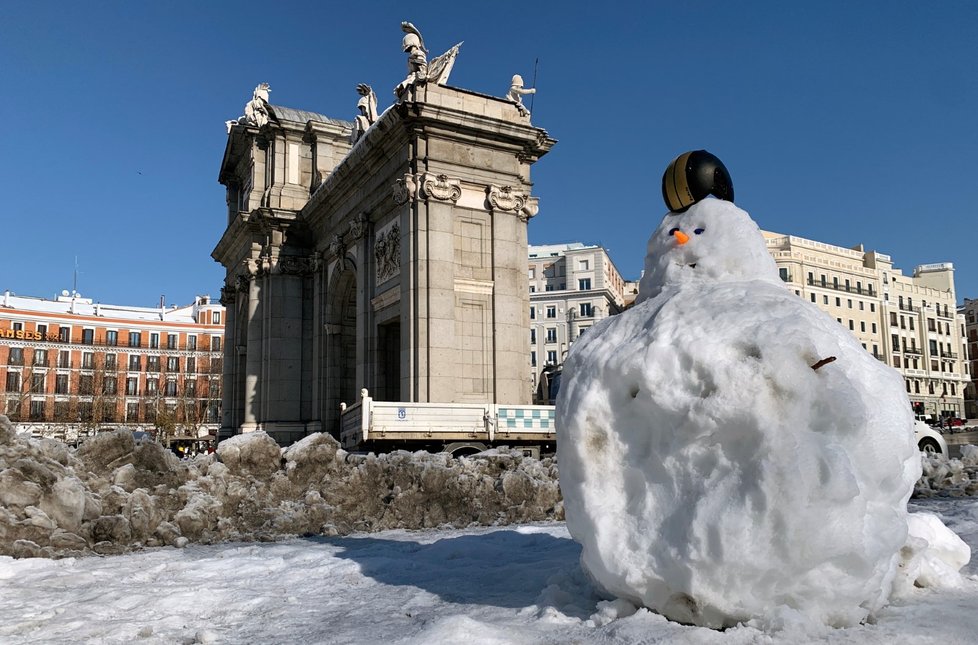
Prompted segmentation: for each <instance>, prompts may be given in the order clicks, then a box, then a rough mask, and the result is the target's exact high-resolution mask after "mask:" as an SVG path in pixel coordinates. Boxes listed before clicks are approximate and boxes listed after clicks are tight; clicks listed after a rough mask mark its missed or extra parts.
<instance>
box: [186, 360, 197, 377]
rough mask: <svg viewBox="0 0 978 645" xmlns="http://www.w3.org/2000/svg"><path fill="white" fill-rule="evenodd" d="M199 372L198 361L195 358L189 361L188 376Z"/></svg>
mask: <svg viewBox="0 0 978 645" xmlns="http://www.w3.org/2000/svg"><path fill="white" fill-rule="evenodd" d="M196 371H197V359H196V358H194V357H193V356H191V357H189V358H188V359H187V374H193V373H195V372H196Z"/></svg>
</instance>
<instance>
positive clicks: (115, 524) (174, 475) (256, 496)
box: [0, 416, 562, 557]
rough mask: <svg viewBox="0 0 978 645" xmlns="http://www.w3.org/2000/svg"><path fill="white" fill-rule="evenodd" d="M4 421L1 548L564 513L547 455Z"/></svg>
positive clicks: (51, 550) (49, 548)
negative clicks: (60, 437) (360, 449)
mask: <svg viewBox="0 0 978 645" xmlns="http://www.w3.org/2000/svg"><path fill="white" fill-rule="evenodd" d="M11 430H12V429H11V427H10V424H9V422H8V420H7V418H6V417H3V416H0V555H12V556H15V557H36V556H43V557H61V556H75V555H84V554H88V553H92V552H94V553H100V554H115V553H123V552H126V551H129V550H132V549H134V548H140V547H144V546H163V545H172V546H178V547H182V546H184V545H186V544H188V543H190V542H198V543H214V542H219V541H225V540H263V541H267V540H274V539H278V538H282V537H286V536H295V535H317V534H324V535H337V534H347V533H352V532H355V531H379V530H385V529H395V528H400V529H422V528H435V527H440V526H454V527H465V526H469V525H473V524H477V525H494V524H512V523H517V522H534V521H543V520H548V519H560V518H562V505H561V502H560V494H559V490H558V486H557V473H556V465H555V464H554V462H553V460H552V459H549V458H548V459H543V460H537V459H530V458H524V457H523V456H522V453H520V452H518V451H511V450H506V449H497V450H494V451H492V453H491V454H484V455H475V456H472V457H463V458H460V459H455V458H452V457H451V456H450V455H446V454H428V453H424V452H417V453H408V452H403V451H402V452H394V453H391V454H387V455H379V456H378V455H372V454H371V455H350V454H347V453H346V452H345V451H343V450H342V449H340V447H339V444H338V443H337V442H336V441H335V440H334V439H333V438H331V437H330V436H328V435H324V434H314V435H310V436H308V437H306V438H304V439H303V440H301V441H299V442H298V443H296V444H294V445H292V446H290V447H288V448H285V449H282V448H279V446H278V445H277V444H276V443H275V441H274V440H273V439H272V438H271V437H269V436H268V435H266V434H265V433H262V432H256V433H251V434H245V435H239V436H237V437H234V438H232V439H229V440H227V441H222V442H221V443H220V444H219V445H218V450H217V453H216V454H215V455H207V456H203V457H199V458H197V459H194V460H187V461H182V460H180V459H178V458H177V457H176V456H175V455H174V454H173V453H172V452H170V451H169V450H166V449H164V448H163V447H162V446H160V445H159V444H157V443H153V442H142V443H136V442H134V441H133V438H132V434H131V433H128V432H124V431H118V432H107V433H103V434H100V435H98V436H96V437H94V438H92V439H90V440H88V441H86V442H85V443H84V444H82V445H81V446H80V447H79V448H78V449H77V450H71V449H69V448H68V447H67V446H65V445H64V444H63V443H60V442H57V441H53V440H48V439H42V440H40V441H37V440H32V439H29V438H26V437H19V436H16V435H15V434H14V433H13V432H12V431H11Z"/></svg>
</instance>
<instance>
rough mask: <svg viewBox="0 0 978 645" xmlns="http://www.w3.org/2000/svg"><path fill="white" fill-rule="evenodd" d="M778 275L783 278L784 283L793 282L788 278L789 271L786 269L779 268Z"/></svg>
mask: <svg viewBox="0 0 978 645" xmlns="http://www.w3.org/2000/svg"><path fill="white" fill-rule="evenodd" d="M778 275H779V276H781V280H783V281H784V282H789V281H790V280H791V278H789V277H788V269H786V268H785V267H779V268H778Z"/></svg>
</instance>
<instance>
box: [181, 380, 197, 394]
mask: <svg viewBox="0 0 978 645" xmlns="http://www.w3.org/2000/svg"><path fill="white" fill-rule="evenodd" d="M183 389H184V395H186V396H187V397H189V398H193V397H195V396H197V381H193V380H191V381H186V382H185V383H184V384H183Z"/></svg>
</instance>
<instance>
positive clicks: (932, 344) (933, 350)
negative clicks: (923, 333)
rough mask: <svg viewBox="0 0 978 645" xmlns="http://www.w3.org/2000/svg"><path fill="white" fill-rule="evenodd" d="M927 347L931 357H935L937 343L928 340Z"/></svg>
mask: <svg viewBox="0 0 978 645" xmlns="http://www.w3.org/2000/svg"><path fill="white" fill-rule="evenodd" d="M928 345H929V346H930V353H931V354H932V355H935V356H936V355H937V341H936V340H930V341H928Z"/></svg>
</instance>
